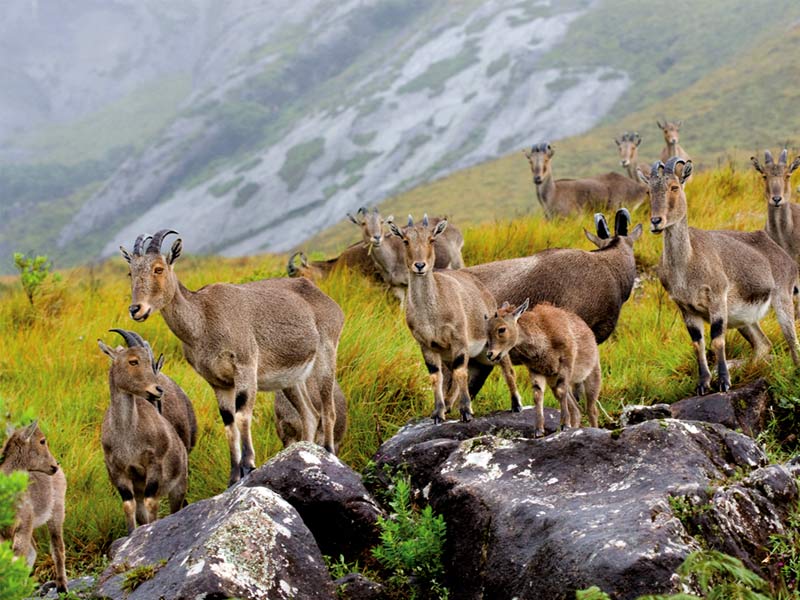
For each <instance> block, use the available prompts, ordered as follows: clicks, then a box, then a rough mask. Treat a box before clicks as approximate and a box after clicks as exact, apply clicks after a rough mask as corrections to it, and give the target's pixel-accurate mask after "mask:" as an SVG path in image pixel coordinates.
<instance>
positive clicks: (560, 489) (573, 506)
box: [375, 411, 797, 599]
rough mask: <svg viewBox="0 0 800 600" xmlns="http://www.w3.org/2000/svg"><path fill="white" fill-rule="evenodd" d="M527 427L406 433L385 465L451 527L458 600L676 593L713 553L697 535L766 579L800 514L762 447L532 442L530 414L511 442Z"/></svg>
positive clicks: (670, 429)
mask: <svg viewBox="0 0 800 600" xmlns="http://www.w3.org/2000/svg"><path fill="white" fill-rule="evenodd" d="M554 412H555V411H554ZM556 414H557V413H556ZM553 416H554V415H553ZM514 417H515V416H514V415H510V413H505V414H504V413H497V414H496V415H493V416H489V417H484V422H483V423H482V424H480V425H479V426H473V427H476V429H477V430H479V433H478V434H477V435H478V436H479V437H472V438H469V437H468V436H469V435H470V434H471V433H474V430H473V431H467V430H466V429H465V428H466V427H469V426H470V425H471V424H461V423H457V424H456V423H453V424H452V425H451V426H450V427H449V428H447V425H445V426H439V427H438V428H436V427H435V426H432V425H428V424H427V423H425V422H422V423H419V424H416V425H411V426H407V427H405V428H403V429H401V430H400V432H399V433H398V436H396V437H395V438H393V439H392V440H389V441H388V442H386V443H385V444H384V445H383V446H382V447H381V449H380V451H379V452H378V454H377V455H376V457H375V462H376V463H377V464H382V465H388V466H389V467H390V468H391V469H395V470H400V471H407V472H409V473H410V474H411V476H412V479H413V480H414V483H415V486H416V487H417V488H418V489H420V490H422V491H423V492H424V493H425V495H426V496H427V499H428V501H429V502H430V504H431V505H432V506H433V508H434V510H435V511H436V512H438V513H440V514H443V515H444V517H445V520H446V522H447V546H446V552H445V569H446V571H447V573H448V581H447V584H448V586H449V588H450V591H451V594H452V597H455V598H512V597H516V598H520V599H525V598H530V599H534V598H552V599H559V598H574V592H575V590H577V589H582V588H586V587H589V586H591V585H598V586H599V587H601V588H602V589H603V590H604V591H606V592H608V593H609V594H610V595H611V596H612V597H613V598H616V599H627V598H636V597H638V596H640V595H641V594H644V593H662V592H669V591H672V589H673V586H674V578H673V574H674V573H675V570H676V569H677V567H678V566H679V565H680V564H681V562H682V561H683V559H684V558H685V557H686V556H687V555H688V554H689V553H690V552H691V551H693V550H696V549H699V548H700V544H699V541H698V538H695V537H694V535H695V534H696V535H698V536H702V537H704V539H706V543H708V544H709V545H710V546H711V547H714V548H717V549H720V550H722V551H726V552H730V553H732V554H734V555H736V556H739V557H741V558H743V559H744V560H745V562H746V563H747V564H749V565H754V564H755V563H756V562H757V561H758V560H759V559H760V558H761V557H760V555H759V554H758V552H759V550H758V547H759V544H760V543H763V541H764V540H766V538H767V537H768V536H769V534H770V533H774V532H778V531H780V527H781V526H782V525H781V522H782V520H783V519H784V518H785V516H786V513H787V511H788V510H789V509H790V508H791V507H793V506H795V505H796V499H797V486H796V484H795V482H794V481H793V479H792V477H791V476H790V475H789V470H788V468H784V467H777V466H770V467H765V465H766V463H767V457H766V456H765V454H764V453H763V451H762V450H761V449H760V448H759V446H758V445H757V444H756V443H755V442H754V441H753V440H752V439H751V438H749V437H747V436H745V435H742V434H739V433H736V432H733V431H731V430H729V429H727V428H725V427H723V426H720V425H717V424H709V423H700V422H687V421H680V420H675V419H671V418H668V419H661V420H649V421H646V422H643V423H640V424H638V425H633V426H629V427H626V428H623V429H618V430H614V431H607V430H601V429H591V428H586V429H575V430H569V431H565V432H562V433H558V434H555V435H549V436H547V437H545V438H543V439H530V438H532V437H533V435H532V431H531V432H530V434H527V433H526V430H525V426H524V420H525V417H526V415H525V413H522V415H517V416H516V418H517V419H519V420H520V421H522V422H523V423H517V424H516V427H514V428H513V429H506V428H507V427H508V423H509V418H510V420H511V421H512V422H513V421H514ZM493 418H497V421H495V422H493ZM476 421H477V419H476ZM500 423H503V427H502V428H501V427H499V424H500ZM459 426H460V427H461V428H462V429H463V430H461V431H459ZM492 429H494V433H495V435H481V433H484V432H485V433H488V432H489V431H491V430H492ZM500 432H502V435H497V433H500ZM762 467H763V468H762ZM696 506H706V508H702V509H695V507H696ZM706 531H709V532H711V531H713V532H715V535H704V533H705V532H706ZM746 540H750V541H746Z"/></svg>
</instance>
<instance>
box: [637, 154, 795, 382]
mask: <svg viewBox="0 0 800 600" xmlns="http://www.w3.org/2000/svg"><path fill="white" fill-rule="evenodd" d="M691 172H692V162H691V161H684V160H683V159H682V158H678V157H673V158H670V159H669V160H668V161H667V163H666V164H664V163H662V162H656V163H653V167H652V169H651V170H650V174H649V175H645V174H644V173H643V172H642V171H639V175H640V177H641V178H642V180H643V181H647V182H648V185H649V186H650V231H652V232H653V233H656V234H660V233H664V250H663V252H662V253H661V261H660V262H659V266H658V277H659V279H660V280H661V283H662V285H663V286H664V289H666V291H667V293H668V294H669V296H670V298H672V300H673V301H674V302H675V304H677V305H678V309H679V310H680V312H681V315H682V316H683V321H684V323H685V324H686V329H687V330H688V332H689V337H690V338H691V340H692V346H693V347H694V351H695V355H696V357H697V367H698V383H697V393H698V394H705V393H707V392H708V391H710V387H711V373H710V371H709V370H708V363H707V361H706V348H705V339H704V337H703V322H704V321H705V322H707V323H710V324H711V347H712V348H713V349H714V353H715V354H716V357H717V373H718V375H719V389H720V391H723V392H725V391H727V390H728V389H730V385H731V383H730V375H729V373H728V365H727V362H726V358H725V330H726V329H728V328H735V329H738V330H739V333H741V334H742V336H743V337H744V338H745V339H746V340H747V341H748V342H749V343H750V345H751V346H752V347H753V350H754V351H755V355H756V357H757V358H760V357H762V356H764V355H765V354H767V353H769V351H770V347H771V344H770V341H769V339H768V338H767V336H766V335H765V334H764V332H763V331H762V329H761V327H760V326H759V321H760V320H761V319H762V318H764V315H765V314H766V312H767V310H768V309H769V307H770V305H771V306H772V308H773V310H774V311H775V315H776V316H777V318H778V324H779V325H780V327H781V331H782V332H783V336H784V338H785V339H786V343H787V344H789V350H790V352H791V354H792V360H793V361H794V363H795V365H797V364H798V360H799V359H800V356H798V348H797V333H796V332H795V329H794V294H795V293H796V285H797V274H798V270H797V263H796V262H795V261H794V259H793V258H792V257H790V256H789V255H788V254H787V253H786V252H785V251H784V250H783V249H782V248H781V247H780V246H778V244H776V243H775V242H774V241H772V239H771V238H770V237H769V236H768V235H767V233H766V231H763V230H762V231H753V232H744V231H729V230H722V231H705V230H703V229H695V228H694V227H689V224H688V219H687V207H686V194H685V192H684V189H683V185H684V183H685V182H686V180H687V179H688V177H689V175H690V174H691Z"/></svg>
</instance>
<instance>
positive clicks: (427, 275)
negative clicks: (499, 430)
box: [389, 215, 522, 423]
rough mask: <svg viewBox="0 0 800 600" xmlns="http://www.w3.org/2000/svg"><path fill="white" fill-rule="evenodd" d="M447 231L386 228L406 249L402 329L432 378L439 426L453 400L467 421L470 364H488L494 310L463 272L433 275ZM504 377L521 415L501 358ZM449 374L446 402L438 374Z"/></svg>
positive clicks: (444, 223)
mask: <svg viewBox="0 0 800 600" xmlns="http://www.w3.org/2000/svg"><path fill="white" fill-rule="evenodd" d="M446 227H447V221H446V220H441V221H439V222H438V223H437V224H436V225H432V226H431V225H429V222H428V218H427V215H426V216H425V217H424V218H423V220H422V223H421V224H418V225H416V226H415V225H414V222H413V220H412V219H411V217H410V216H409V217H408V226H407V227H404V228H403V229H402V230H401V229H400V228H399V227H397V225H395V224H394V223H393V222H390V223H389V228H390V229H391V231H392V233H393V234H394V235H395V236H397V237H398V238H400V239H401V240H402V243H403V244H404V245H405V263H406V268H407V269H408V279H409V280H408V292H407V297H406V303H405V312H406V323H407V324H408V327H409V329H410V330H411V334H412V335H413V336H414V339H415V340H417V342H418V343H419V346H420V349H421V350H422V356H423V358H424V359H425V366H426V367H427V369H428V373H430V376H431V384H432V386H433V395H434V400H435V406H434V410H433V415H432V417H433V420H434V422H435V423H441V422H442V421H444V419H445V418H446V413H447V411H449V410H450V408H451V407H452V405H453V404H454V402H455V400H456V399H460V406H459V410H460V412H461V420H462V421H470V420H471V419H472V414H473V413H472V400H471V398H470V393H469V386H468V382H469V376H468V368H469V365H470V363H473V362H482V363H484V364H485V365H488V368H489V370H491V368H492V363H490V362H489V361H488V359H487V358H486V351H485V347H486V323H485V320H486V319H487V318H488V315H491V314H493V313H494V312H495V310H496V308H497V307H496V304H495V301H494V298H493V297H492V295H491V294H490V293H489V292H488V291H487V290H486V288H485V287H484V286H483V285H482V284H481V283H480V281H479V280H478V279H477V278H476V277H475V276H474V275H471V274H469V273H466V272H465V271H464V270H463V269H459V270H443V271H434V270H433V265H434V264H435V262H436V251H435V249H434V245H435V243H436V239H437V238H438V237H439V236H441V235H442V233H443V232H444V230H445V228H446ZM501 364H502V367H503V375H504V376H505V378H506V383H507V384H508V386H509V390H510V391H511V410H513V411H515V412H518V411H520V410H522V405H521V403H520V398H519V393H518V392H517V389H516V380H515V378H514V369H513V367H512V366H511V361H510V360H509V359H508V357H506V358H505V359H503V360H502V361H501ZM443 367H446V368H447V369H448V370H449V371H450V372H451V373H452V382H451V384H450V386H449V394H448V397H447V398H446V399H445V397H444V389H443V383H444V381H443V372H442V368H443Z"/></svg>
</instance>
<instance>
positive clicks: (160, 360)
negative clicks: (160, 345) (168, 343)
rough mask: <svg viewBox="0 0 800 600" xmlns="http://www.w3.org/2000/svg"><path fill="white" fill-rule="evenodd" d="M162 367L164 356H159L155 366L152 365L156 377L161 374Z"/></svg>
mask: <svg viewBox="0 0 800 600" xmlns="http://www.w3.org/2000/svg"><path fill="white" fill-rule="evenodd" d="M163 366H164V355H163V354H160V355H159V357H158V360H157V361H156V363H155V365H153V370H154V371H155V372H156V375H158V374H159V373H160V372H161V368H162V367H163Z"/></svg>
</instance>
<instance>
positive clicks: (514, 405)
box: [511, 398, 522, 413]
mask: <svg viewBox="0 0 800 600" xmlns="http://www.w3.org/2000/svg"><path fill="white" fill-rule="evenodd" d="M511 412H512V413H518V412H522V403H521V402H520V401H519V400H517V399H516V398H514V400H512V401H511Z"/></svg>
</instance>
